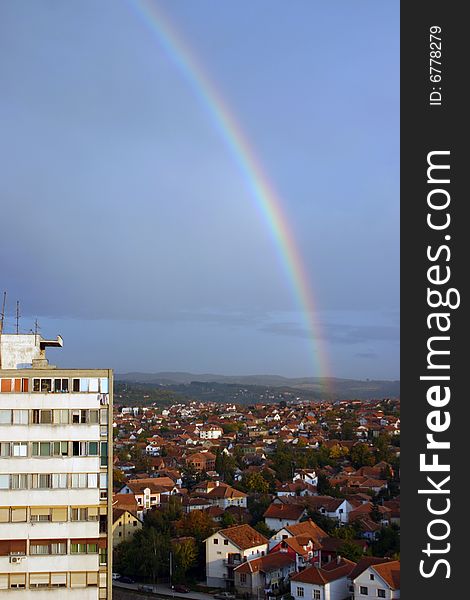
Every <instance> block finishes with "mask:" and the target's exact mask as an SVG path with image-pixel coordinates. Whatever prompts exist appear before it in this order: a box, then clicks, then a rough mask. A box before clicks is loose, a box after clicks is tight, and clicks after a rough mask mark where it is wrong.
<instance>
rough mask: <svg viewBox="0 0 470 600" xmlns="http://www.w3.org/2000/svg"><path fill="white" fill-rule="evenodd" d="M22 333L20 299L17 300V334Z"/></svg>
mask: <svg viewBox="0 0 470 600" xmlns="http://www.w3.org/2000/svg"><path fill="white" fill-rule="evenodd" d="M19 333H20V301H19V300H17V301H16V335H18V334H19Z"/></svg>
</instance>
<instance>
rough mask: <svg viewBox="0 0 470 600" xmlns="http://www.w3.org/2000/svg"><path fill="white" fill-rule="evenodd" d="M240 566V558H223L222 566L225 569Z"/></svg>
mask: <svg viewBox="0 0 470 600" xmlns="http://www.w3.org/2000/svg"><path fill="white" fill-rule="evenodd" d="M241 564H242V559H241V558H224V565H225V566H226V567H238V565H241Z"/></svg>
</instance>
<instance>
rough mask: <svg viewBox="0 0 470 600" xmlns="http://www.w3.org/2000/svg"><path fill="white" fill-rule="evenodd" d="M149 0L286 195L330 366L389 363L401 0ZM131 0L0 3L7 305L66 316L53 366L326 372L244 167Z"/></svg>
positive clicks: (0, 276) (0, 245) (2, 251)
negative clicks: (314, 356) (317, 358)
mask: <svg viewBox="0 0 470 600" xmlns="http://www.w3.org/2000/svg"><path fill="white" fill-rule="evenodd" d="M157 6H158V8H159V10H161V11H162V12H163V13H164V14H165V15H166V18H167V19H168V20H169V21H170V22H171V23H172V25H173V27H174V29H175V30H176V31H177V32H178V34H179V36H180V37H181V38H182V39H183V40H184V41H185V44H186V45H187V46H188V47H189V48H190V49H191V51H192V53H194V56H196V57H197V60H198V61H199V63H200V64H202V65H203V67H204V70H205V71H206V73H207V74H208V76H209V77H210V79H211V80H212V82H213V84H214V85H215V87H216V88H217V89H218V91H219V93H220V94H221V95H222V97H223V98H224V99H225V101H226V103H227V105H228V106H229V107H230V109H231V111H232V113H233V114H234V115H235V118H236V119H237V122H238V124H239V126H240V127H241V129H242V130H243V132H244V134H245V135H246V137H247V138H248V139H249V141H250V144H251V147H252V148H253V150H254V152H255V154H256V156H257V157H258V159H259V160H260V162H261V163H262V164H263V166H264V170H265V172H266V174H267V175H268V177H269V179H270V181H271V182H272V184H273V186H274V187H275V188H276V190H277V192H278V195H279V197H280V198H281V202H282V207H283V210H284V212H285V214H286V215H287V217H288V220H289V223H290V226H291V229H292V230H293V232H294V234H295V238H296V241H297V246H298V249H299V252H300V254H301V256H302V259H303V262H304V266H305V269H306V272H307V273H308V276H309V279H310V280H311V286H312V288H313V290H314V295H315V302H316V307H317V311H316V314H315V319H316V320H317V321H318V322H319V323H320V325H321V330H322V337H321V339H316V340H314V341H313V344H314V346H315V347H316V348H317V352H318V351H320V352H321V353H323V354H325V355H327V356H328V361H329V363H330V369H329V373H328V374H331V375H334V376H337V377H357V378H366V377H369V378H387V379H394V378H398V377H399V370H398V369H399V313H398V310H399V154H398V146H399V70H398V68H399V5H398V2H376V1H374V0H370V1H366V0H359V1H358V2H354V3H351V2H348V1H346V0H344V1H340V0H338V1H334V2H329V3H324V2H319V1H310V0H297V1H296V2H295V3H292V2H287V1H285V0H275V1H272V0H256V1H253V2H242V3H241V2H235V1H233V2H230V1H229V2H218V1H217V0H198V1H197V2H192V1H190V0H171V1H159V2H157ZM136 7H137V0H100V1H99V2H98V1H97V0H81V1H80V2H60V1H58V0H34V1H33V0H18V1H13V0H10V1H6V2H2V3H1V5H0V81H1V85H2V93H1V95H0V128H1V131H2V135H1V137H0V160H1V163H2V173H3V174H2V178H1V179H0V202H1V206H2V223H3V226H2V233H1V236H0V257H1V261H0V263H1V267H0V291H1V290H2V289H6V290H7V291H8V295H9V314H11V313H12V311H13V309H14V304H15V302H16V299H19V300H20V301H21V307H22V308H21V310H22V315H23V317H22V320H21V327H22V329H23V330H26V331H27V330H28V329H29V328H31V327H32V323H33V321H34V319H35V318H36V317H37V318H38V319H39V323H40V325H41V328H42V329H41V331H42V333H43V335H50V336H54V335H56V334H57V333H61V334H62V335H63V336H64V341H65V345H64V349H63V350H61V351H60V354H59V353H57V355H56V356H54V360H55V362H57V363H58V364H61V365H64V366H83V367H86V366H103V367H112V368H115V369H116V371H117V372H124V371H130V370H143V371H152V372H154V371H160V370H186V371H192V372H218V373H226V374H250V373H275V374H281V375H291V376H304V375H305V376H310V375H319V374H324V373H320V372H319V370H318V369H319V365H318V363H317V362H316V361H314V360H312V352H311V347H312V340H311V339H310V332H309V331H307V330H305V326H304V320H303V318H302V314H301V311H300V307H299V304H298V302H297V300H296V296H295V293H293V290H292V287H291V286H290V284H289V281H288V280H287V279H286V276H285V273H284V271H283V269H282V266H281V264H280V263H279V259H278V256H277V252H276V248H275V247H274V245H273V241H272V238H271V235H270V232H269V230H268V227H267V225H266V222H265V221H264V220H263V219H262V218H261V217H260V215H259V213H258V212H257V211H256V209H255V205H254V200H253V197H252V195H251V192H250V189H249V188H248V187H247V186H246V181H245V180H244V179H243V177H242V176H241V174H240V171H239V169H238V167H237V165H236V164H235V162H234V160H233V156H232V154H231V153H230V151H229V149H228V147H227V145H226V143H225V141H224V140H223V139H222V137H221V136H220V134H219V132H218V130H217V128H216V127H215V126H214V122H213V120H212V119H211V117H210V114H208V112H207V110H206V107H204V106H203V105H202V104H201V102H200V99H199V98H198V97H197V95H196V94H195V93H194V90H193V89H192V88H191V86H190V85H188V81H187V80H186V79H185V77H184V76H183V74H182V72H181V70H179V69H178V67H177V65H175V62H174V61H172V60H171V58H170V57H169V56H168V54H167V53H165V52H164V50H163V48H162V46H161V44H160V43H159V40H158V36H157V35H156V34H154V33H152V31H151V30H150V29H149V28H148V27H147V26H146V24H145V23H144V21H143V19H142V17H141V13H140V12H139V10H138V9H137V8H136ZM13 325H14V323H13V320H12V318H11V317H10V318H9V319H8V320H7V330H8V327H10V329H11V327H12V326H13Z"/></svg>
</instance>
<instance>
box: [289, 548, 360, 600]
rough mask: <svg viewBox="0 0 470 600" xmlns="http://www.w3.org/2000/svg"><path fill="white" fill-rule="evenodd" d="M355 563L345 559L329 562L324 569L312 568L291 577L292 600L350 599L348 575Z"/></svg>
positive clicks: (339, 558)
mask: <svg viewBox="0 0 470 600" xmlns="http://www.w3.org/2000/svg"><path fill="white" fill-rule="evenodd" d="M355 566H356V563H353V562H351V561H350V560H347V559H346V558H341V557H338V560H336V561H332V562H329V563H328V564H327V565H325V566H324V567H321V568H319V567H316V566H312V567H309V568H308V569H305V570H304V571H301V572H300V573H296V574H295V575H292V577H291V583H290V589H291V596H292V597H293V598H294V600H346V599H347V598H349V597H350V582H349V579H348V576H349V574H350V573H351V572H352V570H353V569H354V567H355Z"/></svg>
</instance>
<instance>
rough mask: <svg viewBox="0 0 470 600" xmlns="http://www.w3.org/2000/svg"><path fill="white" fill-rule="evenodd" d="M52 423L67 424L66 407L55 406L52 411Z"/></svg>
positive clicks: (67, 414)
mask: <svg viewBox="0 0 470 600" xmlns="http://www.w3.org/2000/svg"><path fill="white" fill-rule="evenodd" d="M53 421H54V425H68V423H69V411H68V410H67V409H66V408H56V409H54V411H53Z"/></svg>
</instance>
